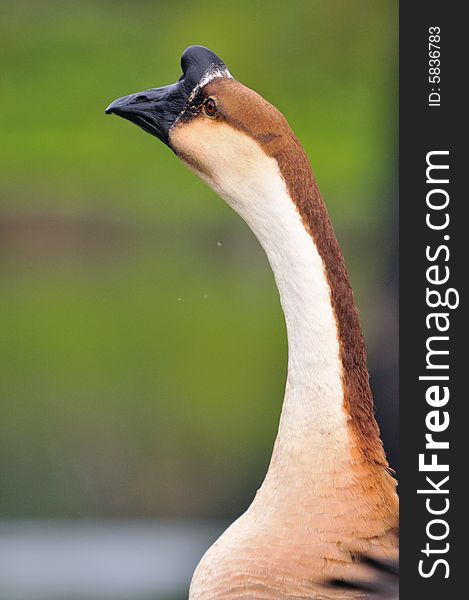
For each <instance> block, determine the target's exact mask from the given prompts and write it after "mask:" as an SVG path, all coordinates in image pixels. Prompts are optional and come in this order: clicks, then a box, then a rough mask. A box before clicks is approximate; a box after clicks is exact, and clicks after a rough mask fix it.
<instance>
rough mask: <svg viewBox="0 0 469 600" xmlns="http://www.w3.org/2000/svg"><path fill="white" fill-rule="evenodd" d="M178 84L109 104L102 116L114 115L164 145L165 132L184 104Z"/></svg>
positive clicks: (126, 97)
mask: <svg viewBox="0 0 469 600" xmlns="http://www.w3.org/2000/svg"><path fill="white" fill-rule="evenodd" d="M182 92H183V90H181V86H180V85H179V83H176V84H174V85H166V86H164V87H161V88H154V89H150V90H146V91H144V92H137V93H136V94H130V95H129V96H122V98H118V99H117V100H114V102H111V104H110V105H109V106H108V107H107V108H106V111H105V112H106V114H108V115H110V114H114V115H117V116H119V117H122V118H123V119H127V120H128V121H131V122H132V123H135V124H136V125H138V126H139V127H141V128H142V129H143V130H144V131H146V132H147V133H150V134H151V135H154V136H155V137H157V138H158V139H159V140H161V141H162V142H164V143H165V144H168V136H169V130H170V129H171V126H172V125H173V123H174V121H175V120H176V119H177V117H178V116H179V113H180V112H181V109H182V107H183V105H184V102H185V94H183V93H182Z"/></svg>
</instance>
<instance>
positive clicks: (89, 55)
mask: <svg viewBox="0 0 469 600" xmlns="http://www.w3.org/2000/svg"><path fill="white" fill-rule="evenodd" d="M0 8H1V14H0V55H1V70H0V90H1V93H0V273H1V281H0V285H1V288H0V339H1V344H0V363H1V379H0V401H1V419H0V476H1V484H0V486H1V487H0V515H1V516H2V517H3V518H8V519H12V518H15V519H18V518H32V517H37V518H58V517H61V518H76V517H89V518H104V517H114V518H125V519H129V518H132V517H139V518H142V517H146V518H153V519H163V520H165V519H175V518H178V519H180V518H190V519H207V518H219V519H222V520H230V519H232V518H234V517H235V516H237V515H238V514H240V513H241V512H242V511H243V509H244V508H245V507H246V506H247V504H248V503H249V501H250V500H251V498H252V497H253V494H254V492H255V490H256V489H257V487H258V486H259V485H260V483H261V481H262V478H263V475H264V473H265V470H266V467H267V464H268V460H269V456H270V452H271V448H272V444H273V440H274V436H275V432H276V428H277V423H278V417H279V414H280V408H281V400H282V397H283V386H284V380H285V373H286V350H287V349H286V339H285V327H284V323H283V317H282V313H281V310H280V305H279V300H278V296H277V291H276V289H275V285H274V281H273V277H272V274H271V272H270V270H269V266H268V263H267V260H266V258H265V257H264V255H263V252H262V251H261V249H260V248H259V247H258V245H257V242H256V240H255V239H254V237H253V235H252V234H251V233H250V231H249V230H248V228H247V227H246V225H245V224H244V223H243V222H242V221H241V220H240V218H239V217H238V216H237V215H235V214H233V213H232V212H231V210H230V209H229V208H228V207H226V206H225V205H224V204H223V202H222V201H221V200H220V199H219V198H217V197H216V196H215V195H214V194H213V193H212V192H211V191H210V190H209V189H208V188H206V187H205V185H204V184H202V183H201V182H200V181H199V180H197V179H196V178H195V177H194V176H193V175H192V174H191V173H190V172H189V171H187V170H186V169H185V168H184V167H183V165H182V164H181V163H179V161H177V160H176V158H175V157H174V156H173V155H172V153H171V152H170V151H169V150H168V148H166V147H165V146H163V144H161V143H160V142H158V141H157V140H156V139H154V138H152V137H151V136H149V135H147V134H144V133H143V132H142V131H141V130H139V129H137V127H135V126H131V125H130V124H129V123H124V122H123V121H122V120H119V119H116V118H110V117H106V116H105V115H104V109H105V107H106V106H107V104H108V103H109V102H110V101H111V100H113V99H114V98H116V97H118V96H121V95H124V94H126V93H130V92H134V91H139V90H142V89H146V88H148V87H153V86H159V85H162V84H166V83H172V82H174V81H175V80H176V79H177V78H178V77H179V75H180V69H179V58H180V55H181V52H182V51H183V50H184V48H185V47H186V46H188V45H191V44H203V45H206V46H208V47H210V48H211V49H213V50H214V51H215V52H217V53H218V54H219V55H220V56H221V57H222V58H223V60H224V61H225V62H226V64H227V65H228V68H229V69H230V71H231V72H232V73H233V75H234V76H235V77H236V78H238V79H240V80H241V81H242V82H243V83H245V84H246V85H248V86H250V87H252V88H254V89H255V90H256V91H258V92H259V93H261V94H262V95H263V96H264V97H266V98H267V99H268V100H269V101H271V102H272V103H273V104H275V105H276V106H277V107H278V108H279V109H280V110H281V111H282V112H283V113H284V114H285V116H286V117H287V119H288V120H289V122H290V124H291V126H292V128H293V129H294V131H295V132H296V133H297V135H298V137H299V139H300V141H301V142H302V144H303V145H304V147H305V149H306V152H307V154H308V155H309V157H310V159H311V162H312V165H313V169H314V171H315V174H316V177H317V179H318V182H319V185H320V187H321V190H322V193H323V196H324V198H325V200H326V203H327V205H328V207H329V210H330V213H331V216H332V219H333V222H334V225H335V229H336V232H337V235H338V237H339V240H340V243H341V245H342V248H343V251H344V254H345V257H346V262H347V264H348V267H349V270H350V274H351V278H352V283H353V286H354V290H355V295H356V300H357V304H358V307H359V310H360V314H361V318H362V322H363V326H364V330H365V334H366V338H367V342H368V350H369V354H370V366H371V370H372V375H373V383H374V387H375V396H376V401H377V404H378V412H379V416H380V418H381V424H382V427H383V428H384V434H385V438H386V443H387V446H388V450H389V451H390V455H391V459H392V461H393V463H394V465H396V461H397V456H396V450H395V439H396V432H395V424H396V414H397V413H396V402H397V396H396V393H395V392H396V387H395V386H396V381H397V378H396V366H395V365H396V352H397V351H396V336H397V334H396V331H395V329H396V293H397V284H396V271H395V264H396V256H397V254H396V235H397V233H396V214H397V209H396V191H395V187H396V185H395V162H396V160H395V159H396V141H397V135H396V119H397V115H396V94H397V83H396V82H397V76H396V73H397V2H394V1H391V0H389V1H388V0H380V1H376V0H354V1H353V2H348V1H347V0H329V1H328V2H323V1H320V0H314V1H299V0H293V1H291V2H289V3H285V2H283V1H281V0H276V1H271V2H268V3H253V2H252V1H247V0H238V1H237V2H213V1H212V2H206V1H198V2H193V1H185V0H178V1H174V0H173V1H172V2H166V1H165V2H163V1H151V2H150V1H143V0H140V1H135V0H134V1H130V0H129V1H111V0H102V1H94V2H92V1H86V0H85V1H80V2H78V1H75V2H72V1H70V0H61V1H58V0H57V1H55V0H36V1H34V0H29V1H25V0H16V1H15V2H12V1H11V2H6V1H2V2H0Z"/></svg>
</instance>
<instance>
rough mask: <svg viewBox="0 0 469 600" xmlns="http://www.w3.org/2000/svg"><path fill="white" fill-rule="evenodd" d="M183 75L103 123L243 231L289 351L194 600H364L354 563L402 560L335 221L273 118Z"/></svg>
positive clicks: (251, 99) (121, 103) (221, 69)
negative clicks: (165, 153)
mask: <svg viewBox="0 0 469 600" xmlns="http://www.w3.org/2000/svg"><path fill="white" fill-rule="evenodd" d="M182 68H183V72H184V74H183V77H182V78H181V80H180V81H179V82H178V83H177V84H175V86H179V87H176V88H175V87H174V86H167V87H166V88H160V90H161V89H163V90H165V91H164V92H163V93H162V92H161V91H160V90H149V91H147V92H143V93H141V94H135V95H132V96H127V97H125V98H122V99H119V100H117V101H116V102H115V103H113V104H111V106H110V107H109V108H108V112H116V113H117V114H120V115H121V116H124V117H125V118H127V119H129V120H132V121H135V122H137V123H138V124H139V125H140V126H142V127H143V128H144V129H146V130H147V131H150V132H151V133H153V134H154V135H156V136H157V137H159V138H160V139H162V140H163V141H164V142H165V143H167V144H168V145H169V146H170V147H171V148H172V150H173V151H174V152H175V154H176V155H177V156H178V157H179V158H180V159H181V160H182V161H183V162H184V163H185V164H186V165H187V166H188V167H189V168H190V169H191V170H192V171H194V172H195V173H196V174H197V175H198V176H199V177H200V178H201V179H203V180H204V181H205V182H206V183H207V184H208V185H209V186H210V187H211V188H212V189H214V190H215V191H216V192H217V193H218V194H219V195H220V196H221V197H222V198H223V199H224V200H225V201H226V202H227V203H228V204H229V205H230V206H231V207H232V208H233V209H234V210H235V211H236V212H237V213H238V214H240V216H241V217H242V218H243V219H244V220H245V221H246V223H247V224H248V225H249V227H250V228H251V229H252V231H253V232H254V234H255V235H256V237H257V238H258V240H259V242H260V243H261V245H262V246H263V248H264V250H265V252H266V255H267V258H268V260H269V263H270V265H271V267H272V270H273V272H274V276H275V281H276V284H277V287H278V290H279V294H280V301H281V305H282V309H283V311H284V314H285V320H286V326H287V336H288V349H289V356H288V376H287V382H286V390H285V398H284V403H283V407H282V414H281V418H280V424H279V431H278V435H277V439H276V441H275V445H274V449H273V454H272V458H271V462H270V465H269V469H268V472H267V475H266V478H265V480H264V482H263V484H262V486H261V488H260V489H259V490H258V492H257V494H256V496H255V499H254V501H253V503H252V504H251V506H250V507H249V509H248V510H247V511H246V512H245V513H244V514H243V515H242V516H241V517H240V518H239V519H238V520H237V521H235V523H233V524H232V525H231V527H229V528H228V530H227V531H226V532H225V533H224V534H223V535H222V536H221V537H220V538H219V539H218V540H217V541H216V542H215V544H214V545H213V546H212V547H211V548H210V549H209V550H208V551H207V553H206V554H205V556H204V557H203V558H202V560H201V562H200V564H199V566H198V567H197V569H196V572H195V574H194V577H193V580H192V583H191V587H190V595H189V597H190V600H232V599H234V598H244V599H246V600H247V599H248V598H252V599H266V600H268V599H274V598H288V599H289V600H293V599H300V598H301V599H306V598H308V599H309V598H314V599H322V598H324V599H327V598H331V599H332V598H344V599H345V598H366V597H370V593H371V592H370V590H373V589H375V590H376V589H377V586H376V585H375V586H374V587H373V585H374V584H373V581H374V580H375V579H376V578H377V574H376V573H375V572H374V571H373V570H372V569H371V568H370V565H369V563H365V562H360V561H359V560H357V557H359V556H367V557H372V559H373V560H377V561H383V560H384V561H386V560H396V559H397V547H398V539H397V527H398V500H397V495H396V491H395V487H396V484H395V480H394V479H393V477H392V476H391V475H390V472H389V468H388V463H387V461H386V457H385V454H384V450H383V446H382V443H381V440H380V436H379V431H378V426H377V424H376V420H375V418H374V413H373V401H372V396H371V391H370V387H369V381H368V371H367V367H366V352H365V346H364V341H363V336H362V333H361V329H360V324H359V319H358V315H357V311H356V309H355V305H354V301H353V295H352V290H351V287H350V283H349V279H348V276H347V271H346V268H345V265H344V261H343V257H342V253H341V250H340V248H339V245H338V242H337V239H336V237H335V235H334V231H333V228H332V224H331V221H330V219H329V216H328V213H327V209H326V207H325V205H324V203H323V201H322V198H321V196H320V193H319V190H318V187H317V184H316V182H315V179H314V176H313V174H312V171H311V167H310V165H309V161H308V159H307V157H306V155H305V153H304V151H303V149H302V148H301V145H300V143H299V142H298V140H297V139H296V137H295V136H294V134H293V132H292V131H291V129H290V127H289V126H288V123H287V121H286V120H285V118H284V117H283V115H282V114H281V113H280V112H279V111H278V110H277V109H276V108H274V107H273V106H272V105H271V104H269V103H268V102H267V101H266V100H264V99H263V98H262V97H261V96H259V95H258V94H257V93H255V92H254V91H252V90H250V89H249V88H246V87H245V86H244V85H242V84H241V83H239V82H238V81H236V80H235V79H233V77H232V76H231V74H230V73H229V72H228V70H227V69H226V67H225V65H224V63H222V61H220V59H219V58H218V57H217V56H216V55H214V54H213V53H211V52H210V51H209V50H207V49H204V48H202V47H192V48H189V49H188V50H186V52H185V53H184V55H183V59H182ZM186 79H187V82H186ZM188 82H189V83H188ZM168 89H169V91H168ZM181 97H182V100H181ZM137 98H140V100H139V101H138V102H135V100H136V99H137ZM175 98H176V99H175ZM165 103H166V104H165ZM147 104H148V107H147V106H146V105H147ZM160 113H161V114H160ZM169 113H171V114H170V116H169V117H168V114H169ZM161 115H163V116H161ZM162 123H163V125H162ZM332 581H336V582H337V581H338V582H340V581H343V582H348V581H351V582H353V584H351V585H347V586H345V585H344V586H340V585H335V586H334V585H331V582H332ZM370 582H371V583H370ZM375 583H376V582H375Z"/></svg>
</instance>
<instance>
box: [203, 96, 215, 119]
mask: <svg viewBox="0 0 469 600" xmlns="http://www.w3.org/2000/svg"><path fill="white" fill-rule="evenodd" d="M204 107H205V112H206V114H207V115H208V116H209V117H213V116H214V115H215V113H216V112H217V104H216V102H215V100H214V99H213V98H207V100H206V101H205V105H204Z"/></svg>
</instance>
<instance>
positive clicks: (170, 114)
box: [106, 46, 300, 217]
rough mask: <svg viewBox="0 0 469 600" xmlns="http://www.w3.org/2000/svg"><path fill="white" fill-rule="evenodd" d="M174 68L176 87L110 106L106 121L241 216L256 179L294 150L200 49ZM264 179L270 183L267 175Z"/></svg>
mask: <svg viewBox="0 0 469 600" xmlns="http://www.w3.org/2000/svg"><path fill="white" fill-rule="evenodd" d="M181 68H182V75H181V77H180V78H179V80H178V81H177V82H176V83H174V84H172V85H166V86H163V87H160V88H152V89H149V90H146V91H142V92H137V93H134V94H130V95H127V96H123V97H122V98H118V99H117V100H115V101H114V102H112V103H111V104H110V105H109V106H108V108H107V109H106V113H107V114H115V115H118V116H120V117H122V118H124V119H127V120H129V121H131V122H133V123H135V124H136V125H138V126H139V127H141V128H142V129H143V130H145V131H146V132H148V133H150V134H151V135H154V136H155V137H157V138H158V139H159V140H161V141H162V142H163V143H164V144H166V145H167V146H169V148H171V150H173V152H174V153H175V154H176V155H177V156H178V158H180V159H181V160H182V161H183V162H184V163H185V164H186V166H188V167H189V168H190V169H191V170H192V171H194V172H195V173H196V174H197V175H198V176H199V177H201V178H202V179H203V180H204V181H205V182H206V183H208V184H209V186H210V187H212V188H213V189H214V190H215V191H216V192H217V193H218V194H219V195H220V196H222V197H223V198H224V199H225V200H228V202H229V203H230V204H231V205H233V207H234V208H235V209H236V210H237V211H238V212H241V213H243V212H244V213H245V212H246V211H245V210H244V211H243V210H242V208H243V207H242V206H241V205H242V204H243V198H244V199H245V198H246V197H249V198H250V201H252V200H253V197H255V196H256V193H255V192H256V190H257V191H259V187H260V182H261V180H262V173H263V172H265V171H266V170H267V171H270V172H271V171H272V170H277V166H278V165H277V164H275V163H276V159H278V158H279V156H280V155H281V154H283V153H285V152H286V151H287V150H288V146H290V145H291V144H292V143H293V144H294V145H295V146H296V148H295V150H296V151H298V149H299V148H300V146H299V144H298V143H297V142H296V138H294V135H293V133H292V132H291V130H290V128H289V126H288V124H287V122H286V120H285V118H284V117H283V115H282V114H281V113H280V112H279V111H278V110H277V109H276V108H275V107H274V106H272V105H271V104H270V103H269V102H267V101H266V100H264V98H262V97H261V96H260V95H259V94H257V93H256V92H254V91H253V90H251V89H249V88H248V87H246V86H245V85H243V84H241V83H240V82H239V81H237V80H236V79H234V78H233V76H232V75H231V74H230V72H229V71H228V69H227V67H226V65H225V63H224V62H223V61H222V60H221V59H220V58H219V57H218V56H217V55H216V54H214V53H213V52H212V51H211V50H209V49H208V48H204V47H203V46H191V47H189V48H187V49H186V50H185V51H184V53H183V54H182V57H181ZM260 175H261V176H260ZM269 177H270V180H271V181H272V179H273V177H272V173H270V176H269ZM266 179H268V178H267V177H266ZM263 193H264V195H265V189H264V190H263ZM245 208H246V207H245ZM251 212H252V211H251ZM242 216H243V217H246V214H242Z"/></svg>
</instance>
